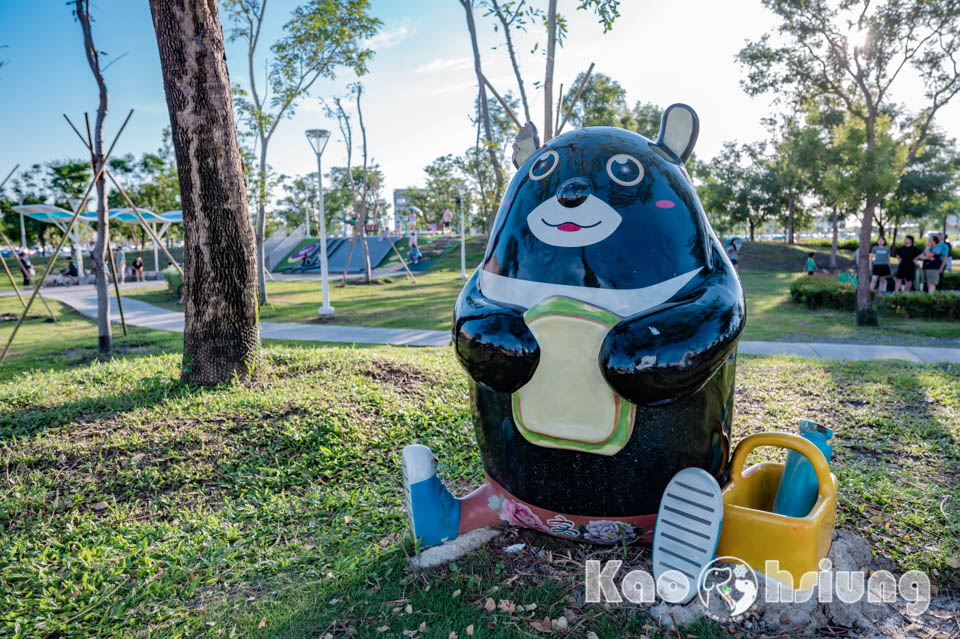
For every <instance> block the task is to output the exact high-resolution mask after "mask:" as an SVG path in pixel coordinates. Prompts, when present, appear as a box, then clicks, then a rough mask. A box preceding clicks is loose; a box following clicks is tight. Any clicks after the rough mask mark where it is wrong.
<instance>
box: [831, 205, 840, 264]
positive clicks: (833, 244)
mask: <svg viewBox="0 0 960 639" xmlns="http://www.w3.org/2000/svg"><path fill="white" fill-rule="evenodd" d="M839 226H840V225H839V220H838V218H837V207H836V205H834V207H833V239H831V240H830V268H831V269H833V270H836V268H837V236H838V235H839V232H840V229H839V228H838V227H839Z"/></svg>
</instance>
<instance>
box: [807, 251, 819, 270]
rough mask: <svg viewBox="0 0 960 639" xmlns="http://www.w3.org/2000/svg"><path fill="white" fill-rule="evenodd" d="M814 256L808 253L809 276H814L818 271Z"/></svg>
mask: <svg viewBox="0 0 960 639" xmlns="http://www.w3.org/2000/svg"><path fill="white" fill-rule="evenodd" d="M813 256H814V253H807V275H813V274H814V272H816V270H817V263H816V261H815V260H814V259H813Z"/></svg>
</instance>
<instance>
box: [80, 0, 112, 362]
mask: <svg viewBox="0 0 960 639" xmlns="http://www.w3.org/2000/svg"><path fill="white" fill-rule="evenodd" d="M77 20H78V21H79V22H80V28H81V29H82V30H83V48H84V49H85V50H86V54H87V63H88V64H89V65H90V71H92V72H93V77H94V78H95V79H96V81H97V88H98V89H99V92H100V103H99V105H98V106H97V119H96V122H95V123H94V127H93V167H92V169H93V174H94V175H96V174H97V172H98V171H99V170H100V167H101V166H102V165H103V121H104V119H105V118H106V117H107V109H108V107H109V103H110V96H109V95H108V94H107V85H106V84H105V83H104V81H103V73H102V71H101V70H100V58H99V55H98V53H97V48H96V47H95V46H94V44H93V34H92V32H91V26H90V23H91V19H90V7H89V0H77ZM109 237H110V218H109V216H108V208H107V177H106V176H105V175H101V176H100V179H99V180H97V242H96V244H95V245H94V247H93V254H92V255H91V261H92V262H93V276H94V277H95V278H96V287H97V346H98V348H99V350H100V352H101V353H108V352H110V349H111V348H113V335H112V334H111V327H110V293H109V288H108V287H107V269H106V262H105V261H104V256H105V254H106V251H107V244H108V239H109ZM77 264H79V262H77Z"/></svg>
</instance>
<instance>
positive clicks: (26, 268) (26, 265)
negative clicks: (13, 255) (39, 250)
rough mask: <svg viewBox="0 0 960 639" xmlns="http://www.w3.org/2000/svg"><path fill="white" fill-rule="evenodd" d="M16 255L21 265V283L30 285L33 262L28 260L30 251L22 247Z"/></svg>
mask: <svg viewBox="0 0 960 639" xmlns="http://www.w3.org/2000/svg"><path fill="white" fill-rule="evenodd" d="M17 255H19V256H20V263H21V264H22V265H23V285H24V286H31V285H32V282H33V279H32V278H31V276H32V275H33V264H32V263H31V262H30V251H29V250H28V249H24V250H22V251H17Z"/></svg>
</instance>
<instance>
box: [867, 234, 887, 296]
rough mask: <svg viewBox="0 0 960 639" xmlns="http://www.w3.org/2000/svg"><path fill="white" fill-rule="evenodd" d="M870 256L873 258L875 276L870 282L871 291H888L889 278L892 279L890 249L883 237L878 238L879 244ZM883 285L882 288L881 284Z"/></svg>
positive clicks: (871, 251) (871, 250)
mask: <svg viewBox="0 0 960 639" xmlns="http://www.w3.org/2000/svg"><path fill="white" fill-rule="evenodd" d="M870 256H871V257H872V258H873V276H872V279H871V280H870V290H871V291H872V290H874V289H876V290H878V291H880V290H882V291H886V290H887V278H888V277H890V247H889V246H887V240H886V238H885V237H883V236H882V235H881V236H880V237H878V238H877V243H876V244H875V245H874V246H873V248H872V249H870ZM881 282H882V283H883V287H882V288H881V286H880V283H881Z"/></svg>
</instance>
